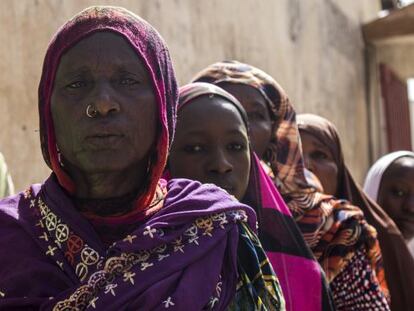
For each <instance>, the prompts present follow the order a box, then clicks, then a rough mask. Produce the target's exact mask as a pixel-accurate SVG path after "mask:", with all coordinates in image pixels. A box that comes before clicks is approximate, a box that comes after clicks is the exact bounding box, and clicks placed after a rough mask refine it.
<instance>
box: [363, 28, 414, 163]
mask: <svg viewBox="0 0 414 311" xmlns="http://www.w3.org/2000/svg"><path fill="white" fill-rule="evenodd" d="M413 49H414V35H406V36H397V37H394V38H392V39H386V40H379V41H376V42H375V43H371V44H370V45H369V51H370V52H369V72H370V74H369V76H370V111H371V119H372V120H373V122H372V124H371V128H372V130H371V135H372V136H371V137H372V139H371V145H372V156H373V160H376V159H378V158H379V157H381V156H382V155H384V154H385V153H387V152H388V146H387V139H386V122H385V115H384V105H383V102H382V97H381V88H380V77H379V64H381V63H383V64H386V65H387V66H389V67H390V68H392V69H393V71H394V72H395V73H396V74H397V75H398V77H399V78H400V79H401V81H406V80H407V79H408V78H413V77H414V58H413ZM412 122H413V121H412ZM413 131H414V127H413V128H412V132H413ZM413 133H414V132H413ZM413 138H414V137H413Z"/></svg>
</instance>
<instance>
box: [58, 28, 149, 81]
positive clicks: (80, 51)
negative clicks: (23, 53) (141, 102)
mask: <svg viewBox="0 0 414 311" xmlns="http://www.w3.org/2000/svg"><path fill="white" fill-rule="evenodd" d="M114 67H116V68H117V69H118V70H121V69H124V70H126V71H128V70H132V71H138V72H140V73H142V74H147V73H148V70H147V69H146V68H145V66H144V64H143V61H142V60H141V57H140V56H139V55H138V54H137V52H136V51H135V50H134V48H133V46H132V45H131V44H130V42H129V41H128V40H127V39H126V38H124V37H123V36H122V35H121V34H119V33H116V32H113V31H99V32H95V33H92V34H90V35H88V36H86V37H85V38H82V39H81V40H80V41H78V42H77V43H76V44H75V45H73V46H72V47H70V48H69V49H68V50H67V51H65V52H64V54H63V55H62V57H61V58H60V61H59V65H58V75H59V73H65V74H69V75H70V74H74V75H75V74H79V73H82V72H85V71H88V70H91V69H95V70H96V69H99V70H101V71H110V70H113V69H114Z"/></svg>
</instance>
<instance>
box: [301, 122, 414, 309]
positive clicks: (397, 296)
mask: <svg viewBox="0 0 414 311" xmlns="http://www.w3.org/2000/svg"><path fill="white" fill-rule="evenodd" d="M297 122H298V127H299V132H300V136H301V141H302V147H303V155H304V159H305V165H306V167H307V168H308V169H309V170H311V171H312V172H313V173H314V174H316V176H317V177H318V178H319V180H320V181H321V182H322V185H323V189H325V192H326V193H328V194H332V195H334V196H336V197H337V198H341V199H345V200H347V201H349V202H351V203H352V204H353V205H356V206H358V207H360V208H361V209H362V211H363V212H364V215H365V217H366V219H367V221H368V223H369V224H371V225H372V226H374V227H375V229H376V230H377V232H378V240H379V242H380V246H381V252H382V256H383V259H384V272H385V278H386V280H387V284H388V287H389V290H390V294H391V297H392V299H391V308H392V309H393V310H407V311H408V310H411V308H412V306H413V305H414V296H413V295H412V293H413V292H414V259H413V258H412V257H411V256H410V254H409V250H408V248H407V246H406V244H405V241H404V238H403V236H402V235H401V233H400V231H399V230H398V228H397V227H396V225H395V223H394V221H393V220H392V219H391V218H390V216H388V215H391V214H387V213H386V212H384V210H383V209H382V208H381V207H380V206H379V205H378V204H376V203H375V201H373V200H371V199H370V198H369V197H368V196H367V195H366V194H365V192H364V191H363V190H362V189H361V187H360V186H359V185H358V183H357V182H355V179H354V178H353V177H352V175H351V173H350V171H349V170H348V168H347V166H346V164H345V161H344V156H343V153H342V147H341V142H340V139H339V134H338V131H337V129H336V127H335V126H334V125H333V124H332V123H331V122H329V121H328V120H326V119H325V118H322V117H320V116H317V115H314V114H299V115H298V117H297ZM413 167H414V166H413ZM403 176H404V175H398V177H397V178H398V179H397V183H399V184H404V183H406V182H410V179H409V178H408V179H407V180H406V181H404V180H399V179H400V178H402V177H403ZM407 177H409V176H407ZM412 180H413V179H412ZM394 181H395V180H394ZM411 183H412V181H411ZM403 187H404V186H403ZM392 188H393V190H392V191H394V186H393V187H392ZM384 189H385V188H384ZM404 189H405V188H404ZM413 189H414V188H413ZM392 191H390V193H391V194H392V193H395V191H394V192H392ZM401 192H402V193H404V195H403V196H402V197H404V196H405V195H406V194H407V195H409V194H408V192H406V191H405V190H402V191H401ZM412 193H413V194H414V191H413V192H412ZM393 197H395V194H394V195H393ZM408 201H409V200H408ZM387 212H389V211H387Z"/></svg>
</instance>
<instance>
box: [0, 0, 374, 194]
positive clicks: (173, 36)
mask: <svg viewBox="0 0 414 311" xmlns="http://www.w3.org/2000/svg"><path fill="white" fill-rule="evenodd" d="M96 3H99V4H108V3H111V4H117V5H121V6H125V7H126V8H128V9H130V10H132V11H134V12H136V13H137V14H139V15H141V16H142V17H144V18H146V19H147V20H148V21H149V22H150V23H151V24H153V25H154V26H155V27H156V28H157V29H158V30H159V32H160V33H161V34H162V35H163V36H164V38H165V39H166V41H167V42H168V44H169V46H170V49H171V53H172V56H173V59H174V61H175V68H176V71H177V75H178V78H179V81H180V83H185V82H187V81H188V80H189V79H190V78H191V76H192V75H193V74H194V73H195V72H197V71H198V70H200V69H201V68H203V67H204V66H206V65H208V64H210V63H212V62H215V61H218V60H223V59H238V60H240V61H244V62H248V63H251V64H253V65H256V66H258V67H260V68H262V69H264V70H266V71H267V72H269V73H270V74H271V75H273V76H274V77H275V78H276V79H277V80H278V81H279V82H280V83H281V84H282V85H283V86H284V87H285V89H286V90H287V91H288V93H289V94H290V96H291V98H292V100H293V102H294V103H295V105H296V107H297V109H298V110H299V111H306V112H316V113H320V114H322V115H324V116H326V117H329V118H330V119H331V120H332V121H334V122H335V123H336V124H337V125H338V128H339V130H340V132H341V136H342V139H343V143H344V145H345V148H344V149H345V153H346V155H345V156H346V158H347V160H348V162H349V164H350V166H351V167H352V168H353V169H354V171H355V176H356V177H357V178H358V179H360V180H361V179H362V176H363V174H364V173H365V170H366V168H367V165H368V148H367V146H368V139H367V125H366V118H367V111H366V104H365V96H366V94H365V72H364V70H365V68H364V54H363V50H364V44H363V40H362V38H361V32H360V25H361V23H363V22H366V21H368V20H370V19H373V18H374V17H375V16H376V13H377V12H378V10H379V1H376V0H358V1H343V0H210V1H200V0H199V1H197V0H175V1H174V0H163V1H161V0H141V1H139V0H131V1H127V0H125V1H98V0H94V1H87V0H71V1H69V0H66V1H58V0H53V1H52V0H43V1H42V0H21V1H13V0H3V1H0V25H1V27H0V42H1V45H0V122H1V124H2V125H3V127H2V131H0V150H1V151H2V152H3V153H4V154H5V156H6V158H7V161H8V163H9V166H10V170H11V173H12V175H13V178H14V180H15V184H16V189H17V190H20V189H22V188H23V187H26V186H27V185H28V184H29V183H32V182H39V181H41V180H42V179H44V178H45V177H46V176H47V175H48V173H49V171H48V169H47V168H46V166H45V165H44V164H43V160H42V158H41V153H40V148H39V142H38V133H37V128H38V117H37V84H38V81H39V76H40V72H41V65H42V58H43V55H44V53H45V50H46V47H47V44H48V41H49V39H50V38H51V36H52V35H53V33H54V32H55V31H56V29H57V28H58V27H59V26H60V25H61V24H62V23H64V22H65V20H67V19H68V18H70V17H71V16H72V15H74V14H75V13H77V12H78V11H80V10H81V9H83V8H85V7H87V6H89V5H93V4H96Z"/></svg>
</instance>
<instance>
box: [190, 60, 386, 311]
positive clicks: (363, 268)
mask: <svg viewBox="0 0 414 311" xmlns="http://www.w3.org/2000/svg"><path fill="white" fill-rule="evenodd" d="M193 81H199V82H208V83H214V84H217V85H219V86H221V87H222V88H224V89H225V90H226V91H228V92H229V93H231V94H232V95H234V96H235V97H236V98H237V99H238V100H239V101H240V103H241V104H242V105H243V107H244V108H245V109H246V112H247V115H248V117H249V121H250V124H251V130H252V133H251V138H252V144H253V148H254V150H255V151H256V153H257V154H258V156H260V158H261V159H262V160H263V161H264V162H266V164H267V165H268V166H269V167H270V169H271V172H272V175H273V176H274V182H275V184H276V185H277V187H278V189H279V191H280V192H281V194H282V196H283V197H284V199H285V201H286V203H287V204H288V206H289V209H290V211H291V212H292V215H293V217H294V218H295V220H296V222H297V224H298V225H299V228H300V229H301V231H302V233H303V236H304V238H305V241H306V242H307V244H308V245H309V247H310V248H311V250H312V251H313V253H314V255H315V257H316V258H317V259H318V261H319V262H320V264H321V265H322V268H323V269H324V271H325V273H326V276H327V279H328V282H329V284H330V288H331V289H332V292H333V296H334V300H335V305H336V308H337V309H338V310H362V309H374V308H378V309H379V310H388V309H389V307H388V304H387V301H386V297H385V294H384V293H383V291H382V290H381V287H380V285H379V282H378V280H377V277H376V271H377V272H379V273H380V274H381V273H382V269H381V268H380V267H379V266H378V264H379V263H380V261H379V259H380V258H381V253H380V250H379V246H378V241H377V240H376V234H375V229H374V228H372V227H371V226H369V225H368V224H367V223H366V221H365V219H364V217H363V213H362V211H361V210H360V209H359V208H357V207H354V206H352V205H350V204H349V203H347V202H345V201H338V200H336V199H335V198H333V197H332V196H329V195H325V194H322V193H319V192H316V191H315V190H314V188H312V187H310V186H309V185H308V183H307V181H306V178H305V173H304V166H303V156H302V150H301V147H300V137H299V132H298V128H297V125H296V114H295V110H294V108H293V106H292V105H291V104H290V102H289V99H288V97H287V95H286V93H285V92H284V90H283V89H282V88H281V87H280V86H279V85H278V84H277V83H276V81H275V80H274V79H273V78H272V77H270V76H269V75H268V74H266V73H265V72H263V71H262V70H260V69H257V68H255V67H253V66H250V65H247V64H243V63H240V62H237V61H230V62H221V63H216V64H213V65H211V66H209V67H207V68H206V69H204V70H202V71H201V72H200V73H198V74H197V75H196V77H195V78H194V79H193ZM383 288H384V290H386V285H385V284H383Z"/></svg>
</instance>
